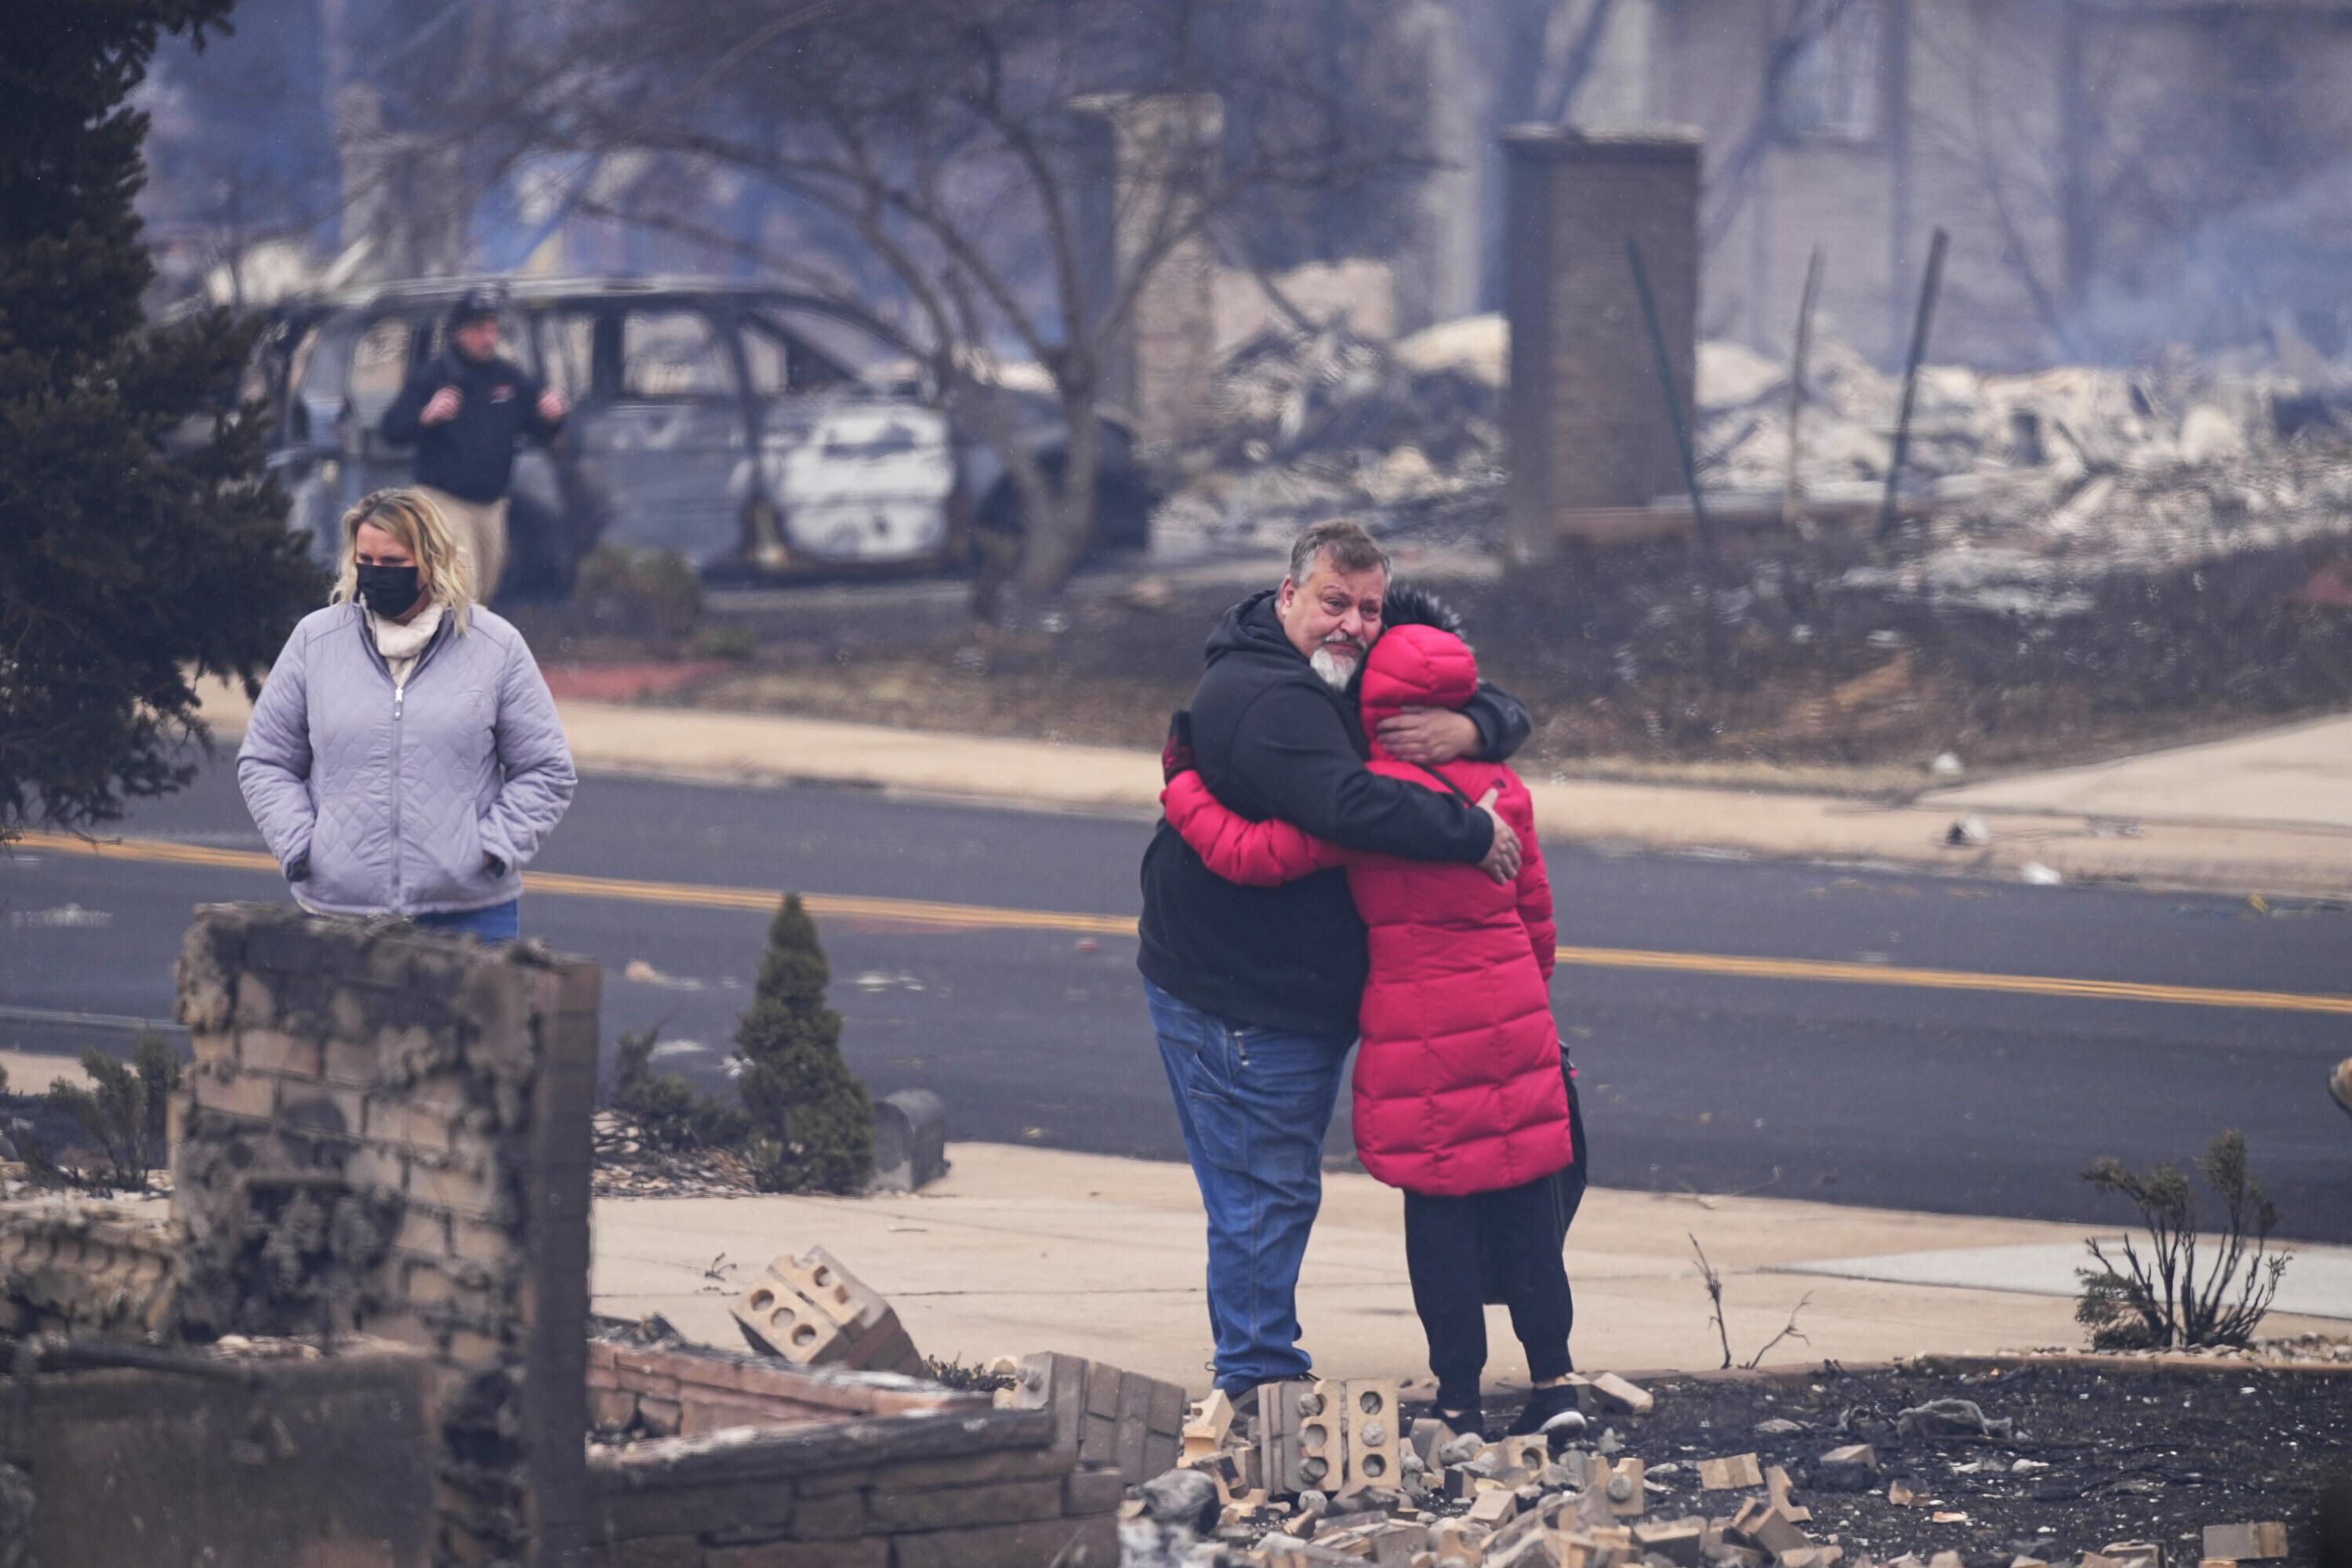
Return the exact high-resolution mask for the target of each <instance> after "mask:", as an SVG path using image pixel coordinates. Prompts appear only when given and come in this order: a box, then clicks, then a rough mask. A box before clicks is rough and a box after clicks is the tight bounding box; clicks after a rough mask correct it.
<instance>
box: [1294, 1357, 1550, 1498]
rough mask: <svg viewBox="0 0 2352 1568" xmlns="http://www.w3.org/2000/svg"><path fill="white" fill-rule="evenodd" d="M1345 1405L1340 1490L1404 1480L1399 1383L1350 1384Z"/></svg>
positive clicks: (1381, 1485)
mask: <svg viewBox="0 0 2352 1568" xmlns="http://www.w3.org/2000/svg"><path fill="white" fill-rule="evenodd" d="M1343 1403H1344V1404H1345V1405H1346V1407H1347V1439H1348V1447H1347V1476H1348V1479H1347V1480H1346V1482H1345V1484H1343V1485H1342V1487H1341V1488H1340V1489H1341V1490H1342V1491H1349V1492H1354V1491H1361V1490H1363V1489H1365V1488H1367V1487H1388V1488H1394V1487H1396V1486H1397V1485H1399V1484H1400V1483H1401V1482H1402V1480H1403V1479H1404V1440H1403V1439H1404V1435H1403V1433H1402V1431H1401V1430H1400V1429H1399V1428H1400V1426H1401V1425H1402V1415H1401V1414H1400V1412H1399V1411H1398V1408H1397V1386H1396V1384H1393V1383H1387V1382H1380V1381H1364V1382H1350V1383H1349V1384H1346V1385H1345V1386H1344V1394H1343ZM1538 1441H1540V1439H1538Z"/></svg>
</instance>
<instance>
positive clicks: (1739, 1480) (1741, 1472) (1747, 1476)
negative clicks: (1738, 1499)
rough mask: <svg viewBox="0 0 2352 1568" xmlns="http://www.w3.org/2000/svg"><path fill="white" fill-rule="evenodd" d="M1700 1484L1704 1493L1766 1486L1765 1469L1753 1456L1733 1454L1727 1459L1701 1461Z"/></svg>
mask: <svg viewBox="0 0 2352 1568" xmlns="http://www.w3.org/2000/svg"><path fill="white" fill-rule="evenodd" d="M1698 1484H1699V1488H1700V1489H1701V1490H1703V1491H1711V1492H1721V1491H1737V1490H1738V1489H1740V1488H1742V1487H1760V1486H1762V1485H1763V1484H1764V1467H1763V1466H1762V1465H1761V1464H1760V1463H1759V1462H1758V1460H1757V1458H1756V1456H1755V1455H1753V1454H1733V1455H1730V1456H1728V1457H1727V1458H1719V1459H1701V1460H1700V1461H1699V1462H1698Z"/></svg>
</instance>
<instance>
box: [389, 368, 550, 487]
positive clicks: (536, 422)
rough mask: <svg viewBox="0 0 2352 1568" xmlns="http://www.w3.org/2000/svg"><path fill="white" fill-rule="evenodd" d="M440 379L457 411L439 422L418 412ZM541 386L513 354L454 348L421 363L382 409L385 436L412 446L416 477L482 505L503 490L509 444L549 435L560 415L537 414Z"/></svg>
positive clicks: (509, 468)
mask: <svg viewBox="0 0 2352 1568" xmlns="http://www.w3.org/2000/svg"><path fill="white" fill-rule="evenodd" d="M445 386H454V387H456V388H457V396H458V404H457V413H456V414H455V415H454V416H451V417H449V418H447V419H446V420H443V421H442V422H441V423H440V424H438V425H426V424H425V423H424V421H423V420H422V419H420V418H419V417H418V416H420V415H422V414H423V413H424V412H425V405H426V404H427V403H429V402H431V401H432V400H433V395H434V394H435V393H436V392H438V391H440V390H441V389H442V388H443V387H445ZM546 390H547V389H546V388H545V387H544V386H542V385H541V384H539V383H538V382H537V381H534V380H532V379H531V378H530V376H529V375H526V374H523V371H522V368H521V367H520V365H517V364H516V363H514V362H513V361H511V360H504V359H497V358H492V359H487V360H473V359H467V357H466V356H465V355H464V354H461V353H458V352H457V350H455V349H449V350H446V351H445V352H444V353H441V354H439V355H438V356H436V358H435V359H434V360H433V362H432V363H429V364H425V365H421V366H419V367H418V368H417V370H416V373H415V374H413V375H411V376H410V377H409V378H408V384H406V385H405V386H404V387H402V388H401V389H400V395H399V396H398V397H395V398H394V399H393V400H392V406H391V407H389V408H387V409H385V410H384V411H383V424H382V426H381V428H382V429H383V438H384V439H385V440H387V441H390V442H392V443H393V444H394V446H400V447H406V446H411V445H414V446H415V448H416V470H415V472H416V482H417V483H418V484H420V485H431V486H432V487H433V488H434V489H436V490H446V491H447V492H448V493H449V494H451V495H453V496H456V497H457V499H459V500H469V501H478V502H481V503H483V504H485V505H487V504H488V503H489V502H491V501H494V500H498V499H499V497H500V496H502V495H504V494H506V493H507V481H508V479H510V478H511V477H512V476H513V473H514V458H515V443H516V441H517V440H518V439H519V438H520V437H526V436H528V437H530V438H531V439H532V440H535V441H542V442H543V441H551V440H553V439H554V438H555V433H556V431H558V430H559V429H561V428H562V420H552V421H551V420H546V419H542V418H541V417H540V416H539V399H540V395H541V393H543V392H545V391H546Z"/></svg>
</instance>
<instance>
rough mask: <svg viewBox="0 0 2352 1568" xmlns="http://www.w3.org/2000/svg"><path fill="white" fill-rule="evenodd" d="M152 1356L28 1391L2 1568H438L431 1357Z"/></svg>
mask: <svg viewBox="0 0 2352 1568" xmlns="http://www.w3.org/2000/svg"><path fill="white" fill-rule="evenodd" d="M149 1354H150V1355H152V1358H153V1360H152V1364H149V1365H144V1366H141V1367H138V1368H110V1369H105V1370H99V1371H79V1372H47V1373H39V1374H37V1375H33V1376H28V1377H22V1378H20V1379H18V1380H17V1382H16V1395H15V1404H14V1407H13V1408H12V1409H11V1410H10V1411H9V1412H8V1414H7V1416H6V1418H5V1419H0V1563H31V1564H37V1565H40V1568H65V1565H67V1564H73V1563H92V1564H96V1563H108V1564H114V1563H121V1564H126V1565H128V1564H144V1563H224V1564H227V1563H250V1564H256V1565H258V1564H262V1563H286V1564H302V1565H317V1568H330V1565H341V1564H350V1565H352V1568H357V1565H359V1564H366V1565H368V1568H431V1565H432V1564H433V1563H434V1561H435V1558H434V1550H433V1548H434V1541H433V1533H434V1532H433V1519H432V1506H433V1468H432V1463H431V1447H430V1444H429V1443H428V1441H427V1438H426V1421H425V1404H426V1401H425V1379H426V1375H427V1373H429V1372H430V1370H431V1369H430V1367H429V1364H428V1363H425V1362H424V1361H423V1360H422V1359H421V1358H419V1357H416V1356H412V1355H407V1354H404V1353H401V1352H392V1353H367V1352H356V1353H348V1354H343V1355H339V1356H333V1357H325V1358H320V1357H317V1356H315V1354H313V1355H312V1356H310V1357H309V1358H302V1357H289V1358H281V1359H257V1358H255V1357H252V1356H249V1355H243V1354H239V1355H226V1354H221V1353H218V1352H194V1351H181V1352H149ZM175 1362H176V1364H173V1363H175Z"/></svg>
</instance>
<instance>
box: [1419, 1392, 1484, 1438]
mask: <svg viewBox="0 0 2352 1568" xmlns="http://www.w3.org/2000/svg"><path fill="white" fill-rule="evenodd" d="M1430 1414H1431V1415H1433V1416H1435V1417H1436V1418H1437V1419H1438V1420H1440V1421H1443V1422H1444V1423H1445V1425H1446V1427H1447V1428H1448V1429H1449V1430H1450V1431H1452V1432H1453V1434H1454V1436H1456V1437H1459V1436H1462V1435H1463V1434H1465V1433H1469V1434H1472V1435H1474V1436H1476V1437H1477V1439H1478V1441H1480V1442H1481V1443H1483V1442H1485V1441H1486V1412H1485V1411H1483V1410H1481V1409H1480V1408H1479V1407H1478V1396H1477V1394H1475V1393H1474V1394H1470V1395H1469V1396H1468V1397H1466V1398H1460V1399H1454V1398H1448V1397H1447V1396H1446V1394H1444V1391H1443V1390H1440V1391H1439V1393H1438V1395H1437V1408H1436V1409H1434V1410H1432V1411H1431V1412H1430Z"/></svg>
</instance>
